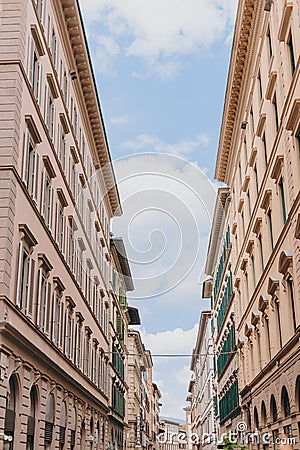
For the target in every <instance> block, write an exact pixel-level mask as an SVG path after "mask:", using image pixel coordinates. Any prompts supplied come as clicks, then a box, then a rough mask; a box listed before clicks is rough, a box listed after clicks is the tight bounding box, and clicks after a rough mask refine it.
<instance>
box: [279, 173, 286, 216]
mask: <svg viewBox="0 0 300 450" xmlns="http://www.w3.org/2000/svg"><path fill="white" fill-rule="evenodd" d="M278 187H279V193H280V199H281V213H282V219H283V223H284V224H285V223H286V206H285V196H284V185H283V178H282V177H280V180H279V182H278Z"/></svg>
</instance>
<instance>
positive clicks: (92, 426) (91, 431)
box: [90, 417, 94, 450]
mask: <svg viewBox="0 0 300 450" xmlns="http://www.w3.org/2000/svg"><path fill="white" fill-rule="evenodd" d="M93 435H94V420H93V418H92V417H91V420H90V436H93ZM93 443H94V442H93V441H90V449H91V450H92V448H93Z"/></svg>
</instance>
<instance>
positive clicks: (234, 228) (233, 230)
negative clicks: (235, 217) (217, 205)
mask: <svg viewBox="0 0 300 450" xmlns="http://www.w3.org/2000/svg"><path fill="white" fill-rule="evenodd" d="M236 229H237V223H236V222H233V224H232V227H231V233H232V234H235V232H236Z"/></svg>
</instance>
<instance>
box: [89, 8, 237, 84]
mask: <svg viewBox="0 0 300 450" xmlns="http://www.w3.org/2000/svg"><path fill="white" fill-rule="evenodd" d="M81 5H82V8H83V12H84V17H85V20H86V23H87V26H88V28H89V29H92V30H95V29H96V28H97V29H98V28H99V27H100V29H101V33H103V32H105V33H106V34H107V36H109V37H110V38H113V39H114V40H115V42H118V45H119V46H120V47H122V49H123V52H124V54H126V55H127V56H134V57H139V58H142V59H143V60H144V61H145V62H146V67H148V68H149V67H151V66H152V67H153V70H152V71H153V72H156V73H157V74H158V75H159V76H161V77H162V78H169V77H171V76H174V74H175V73H176V72H177V71H178V69H179V67H180V63H179V62H178V60H176V58H178V57H180V56H184V55H189V54H195V53H199V52H201V50H203V49H204V48H207V47H208V46H210V45H212V44H213V43H214V42H215V41H216V40H219V39H221V38H222V39H224V40H226V37H227V36H228V35H229V34H230V32H231V29H232V25H233V21H234V16H235V10H236V5H237V0H209V1H208V0H185V1H184V2H183V1H182V0H152V1H148V0H126V1H124V0H81ZM105 50H108V51H109V50H110V49H109V48H108V49H107V47H105V46H104V47H103V46H102V51H105ZM110 54H111V53H110ZM113 56H114V55H113Z"/></svg>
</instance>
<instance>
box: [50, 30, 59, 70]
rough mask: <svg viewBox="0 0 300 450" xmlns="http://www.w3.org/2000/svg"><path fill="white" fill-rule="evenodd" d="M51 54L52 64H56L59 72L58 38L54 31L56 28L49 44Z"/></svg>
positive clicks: (51, 34) (52, 32) (52, 31)
mask: <svg viewBox="0 0 300 450" xmlns="http://www.w3.org/2000/svg"><path fill="white" fill-rule="evenodd" d="M49 47H50V52H51V56H52V62H53V64H54V67H55V69H56V70H57V67H58V45H57V38H56V33H55V30H54V27H52V30H51V33H50V42H49Z"/></svg>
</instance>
